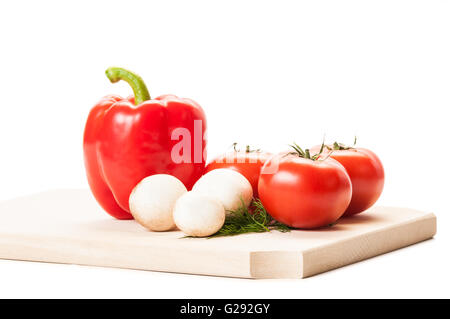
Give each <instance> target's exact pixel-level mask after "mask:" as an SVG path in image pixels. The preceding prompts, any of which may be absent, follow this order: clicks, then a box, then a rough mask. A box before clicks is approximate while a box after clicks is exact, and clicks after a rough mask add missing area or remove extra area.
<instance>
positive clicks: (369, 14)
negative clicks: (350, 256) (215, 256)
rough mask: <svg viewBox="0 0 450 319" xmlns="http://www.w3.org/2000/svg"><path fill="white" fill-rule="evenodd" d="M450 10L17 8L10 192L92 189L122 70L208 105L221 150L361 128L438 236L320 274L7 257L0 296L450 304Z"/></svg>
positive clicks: (5, 173)
mask: <svg viewBox="0 0 450 319" xmlns="http://www.w3.org/2000/svg"><path fill="white" fill-rule="evenodd" d="M449 17H450V3H449V1H393V0H389V1H305V2H301V1H221V2H219V1H159V2H153V1H130V0H127V1H86V2H84V1H77V2H75V1H73V2H71V3H68V2H66V1H14V2H12V1H8V2H6V1H5V2H2V3H1V4H0V70H1V74H0V93H1V98H0V108H1V116H0V145H1V157H0V199H2V200H3V199H10V198H13V197H16V196H19V195H23V194H29V193H32V192H37V191H42V190H46V189H52V188H61V187H71V188H73V187H76V188H79V187H83V188H85V187H87V183H86V178H85V173H84V167H83V162H82V148H81V143H82V131H83V126H84V122H85V119H86V116H87V114H88V112H89V109H90V108H91V107H92V106H93V105H94V104H95V103H96V101H97V100H98V99H99V98H101V97H102V96H103V95H106V94H109V93H119V94H122V95H125V96H126V95H128V94H130V93H131V91H130V89H129V88H128V87H127V85H125V84H124V83H119V84H114V85H112V84H110V83H109V81H108V80H107V79H106V77H105V76H104V70H105V69H106V68H107V67H109V66H113V65H114V66H122V67H126V68H129V69H131V70H134V71H136V72H138V73H139V74H140V75H141V76H142V77H143V78H144V79H145V80H146V82H147V86H148V87H149V90H150V93H151V94H152V95H153V96H157V95H160V94H166V93H173V94H176V95H179V96H183V97H190V98H192V99H194V100H196V101H197V102H199V103H200V104H201V105H202V106H203V108H204V110H205V112H206V114H207V117H208V123H209V154H210V155H211V156H213V155H215V154H218V153H220V152H222V151H224V150H226V148H227V147H228V146H229V145H230V144H231V143H233V142H235V141H238V142H242V143H250V144H252V145H254V146H256V147H262V148H266V149H268V150H271V151H277V150H280V149H284V148H285V146H286V144H288V143H291V142H293V141H296V142H297V143H299V144H300V145H303V146H308V145H312V144H317V143H320V142H321V140H322V137H323V136H324V134H326V137H327V138H328V141H334V139H338V140H340V141H343V142H351V141H352V140H353V136H354V135H357V136H358V138H359V143H360V145H361V146H365V147H368V148H371V149H372V150H374V151H375V152H376V153H377V154H378V155H379V157H380V158H381V159H382V161H383V162H384V165H385V171H386V186H385V190H384V193H383V195H382V197H381V198H380V200H379V204H382V205H395V206H407V207H413V208H417V209H423V210H427V211H433V212H435V213H436V215H437V216H438V234H437V235H436V237H435V239H433V240H430V241H427V242H425V243H422V244H418V245H415V246H412V247H409V248H406V249H402V250H400V251H397V252H394V253H390V254H387V255H384V256H380V257H376V258H373V259H370V260H367V261H364V262H361V263H358V264H355V265H351V266H348V267H344V268H342V269H339V270H335V271H331V272H328V273H326V274H323V275H318V276H315V277H312V278H309V279H305V280H259V281H255V280H241V279H226V278H213V277H205V276H191V275H177V274H165V273H152V272H143V271H131V270H120V269H105V268H94V267H81V266H68V265H52V264H40V263H25V262H13V261H0V283H1V284H0V297H161V298H170V297H186V298H194V297H257V298H260V297H265V298H270V297H286V298H289V297H292V298H298V297H450V294H449V289H448V286H449V284H450V279H449V274H448V269H449V268H450V261H449V244H450V235H449V231H448V227H449V222H450V216H449V214H450V211H449V205H448V197H449V182H448V180H449V179H450V170H449V162H450V160H449V155H450V148H449V146H448V144H447V142H448V132H449V124H448V123H449V112H448V110H449V108H450V89H449V88H450V18H449ZM210 158H211V157H210ZM0 222H1V221H0Z"/></svg>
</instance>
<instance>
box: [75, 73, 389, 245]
mask: <svg viewBox="0 0 450 319" xmlns="http://www.w3.org/2000/svg"><path fill="white" fill-rule="evenodd" d="M106 75H107V77H108V78H109V79H110V81H111V82H113V83H115V82H117V81H120V80H124V81H126V82H127V83H128V84H129V85H130V86H131V88H132V89H133V92H134V96H133V97H129V98H127V99H123V98H121V97H119V96H116V95H110V96H107V97H105V98H103V99H102V100H100V102H99V103H98V104H97V105H95V106H94V107H93V108H92V110H91V111H90V113H89V116H88V119H87V122H86V126H85V131H84V143H83V150H84V159H85V166H86V172H87V178H88V182H89V185H90V187H91V190H92V193H93V194H94V197H95V198H96V199H97V201H98V202H99V203H100V205H101V206H102V207H103V208H104V209H105V210H106V211H107V212H108V213H109V214H110V215H112V216H114V217H115V218H118V219H131V218H134V219H135V220H136V221H137V222H138V223H140V224H141V225H142V226H144V227H145V228H147V229H149V230H151V231H169V230H173V229H175V228H176V227H178V228H179V229H180V230H181V231H183V232H184V233H185V234H186V235H188V236H192V237H206V236H228V235H236V234H243V233H248V232H264V231H270V230H272V229H277V230H280V231H289V230H290V228H298V229H314V228H320V227H324V226H328V225H331V224H334V223H335V222H336V221H337V220H338V219H339V218H340V217H341V216H343V215H353V214H358V213H360V212H363V211H365V210H366V209H368V208H369V207H370V206H372V205H373V204H374V203H375V202H376V201H377V199H378V198H379V196H380V195H381V192H382V190H383V186H384V170H383V165H382V164H381V161H380V159H379V158H378V157H377V156H376V155H375V154H374V153H373V152H372V151H370V150H368V149H363V148H359V147H358V148H357V147H355V145H353V146H346V145H344V144H340V143H336V142H335V143H334V144H332V145H326V144H325V143H322V145H320V146H316V147H313V148H312V149H311V150H309V149H305V150H303V149H302V148H301V147H300V146H298V145H297V144H295V143H294V145H291V147H292V150H290V151H288V152H283V153H280V154H277V155H272V154H270V153H268V152H262V151H260V150H251V149H250V147H249V146H247V147H246V148H245V150H238V149H237V148H236V143H235V144H234V151H233V152H231V153H225V154H222V155H220V156H218V157H216V158H214V159H213V160H212V161H211V162H210V163H209V164H208V165H207V166H206V167H205V160H206V151H205V149H206V140H205V138H204V137H205V134H204V132H205V131H206V119H205V114H204V112H203V110H202V108H201V107H200V106H199V105H198V104H197V103H196V102H194V101H192V100H190V99H183V98H178V97H176V96H174V95H163V96H160V97H157V98H156V99H153V100H152V99H150V94H149V93H148V90H147V87H146V86H145V84H144V82H143V80H142V79H141V78H140V77H139V76H138V75H136V74H134V73H132V72H130V71H127V70H125V69H121V68H109V69H108V70H106ZM355 143H356V139H355ZM189 190H190V191H189Z"/></svg>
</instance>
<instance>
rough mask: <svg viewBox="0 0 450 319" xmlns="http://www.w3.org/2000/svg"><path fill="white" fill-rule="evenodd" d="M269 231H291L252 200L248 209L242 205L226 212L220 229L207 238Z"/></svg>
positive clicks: (257, 201)
mask: <svg viewBox="0 0 450 319" xmlns="http://www.w3.org/2000/svg"><path fill="white" fill-rule="evenodd" d="M271 230H278V231H280V232H283V233H285V232H288V231H290V230H291V229H290V228H289V227H288V226H286V225H285V224H282V223H280V222H278V221H276V220H275V219H273V217H272V216H270V215H269V213H268V212H267V211H266V209H265V208H264V206H263V204H262V203H261V201H260V200H259V199H254V200H252V202H251V204H250V206H249V207H246V206H245V205H244V203H242V205H241V206H240V207H239V208H238V209H236V210H235V211H228V214H227V217H226V218H225V223H224V225H223V226H222V228H221V229H220V230H219V231H218V232H217V233H215V234H213V235H211V236H208V238H212V237H223V236H235V235H240V234H246V233H263V232H270V231H271Z"/></svg>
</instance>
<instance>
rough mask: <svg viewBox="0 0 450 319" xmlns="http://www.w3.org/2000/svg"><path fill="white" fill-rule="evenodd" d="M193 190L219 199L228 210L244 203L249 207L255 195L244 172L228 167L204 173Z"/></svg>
mask: <svg viewBox="0 0 450 319" xmlns="http://www.w3.org/2000/svg"><path fill="white" fill-rule="evenodd" d="M192 191H193V192H196V193H198V194H203V195H207V196H209V197H212V198H214V199H216V200H218V201H219V202H221V203H222V205H223V207H224V208H225V210H226V211H234V210H236V209H238V208H239V207H240V206H242V204H244V205H245V206H246V207H248V205H250V202H251V200H252V197H253V190H252V185H251V184H250V182H249V181H248V180H247V179H246V178H245V177H244V176H243V175H242V174H240V173H238V172H236V171H234V170H231V169H226V168H219V169H215V170H212V171H210V172H208V173H206V174H205V175H203V176H202V177H201V178H200V179H199V180H198V181H197V182H196V183H195V185H194V187H193V188H192Z"/></svg>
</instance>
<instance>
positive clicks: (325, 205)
mask: <svg viewBox="0 0 450 319" xmlns="http://www.w3.org/2000/svg"><path fill="white" fill-rule="evenodd" d="M303 155H305V153H303ZM273 161H278V170H276V171H275V172H273V174H265V168H266V167H267V166H269V165H271V166H272V167H274V166H276V163H274V162H273ZM258 191H259V198H260V200H261V202H262V204H263V205H264V207H265V208H266V209H267V211H268V212H269V213H270V214H271V215H272V216H273V217H274V218H275V219H276V220H278V221H280V222H282V223H284V224H286V225H288V226H291V227H294V228H306V229H310V228H318V227H322V226H327V225H329V224H332V223H334V222H335V221H336V220H338V219H339V217H341V216H342V214H343V213H344V212H345V210H346V209H347V206H348V204H349V203H350V200H351V196H352V186H351V182H350V178H349V176H348V174H347V172H346V171H345V169H344V167H343V166H342V165H341V164H339V162H337V161H335V160H334V159H332V158H326V159H318V160H315V159H311V158H309V153H308V154H307V156H306V157H302V155H296V154H295V155H294V154H293V153H289V154H288V155H286V153H283V154H279V155H278V156H275V157H272V158H271V159H269V160H268V161H267V162H266V164H265V165H264V167H263V169H262V173H261V176H260V178H259V183H258Z"/></svg>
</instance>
